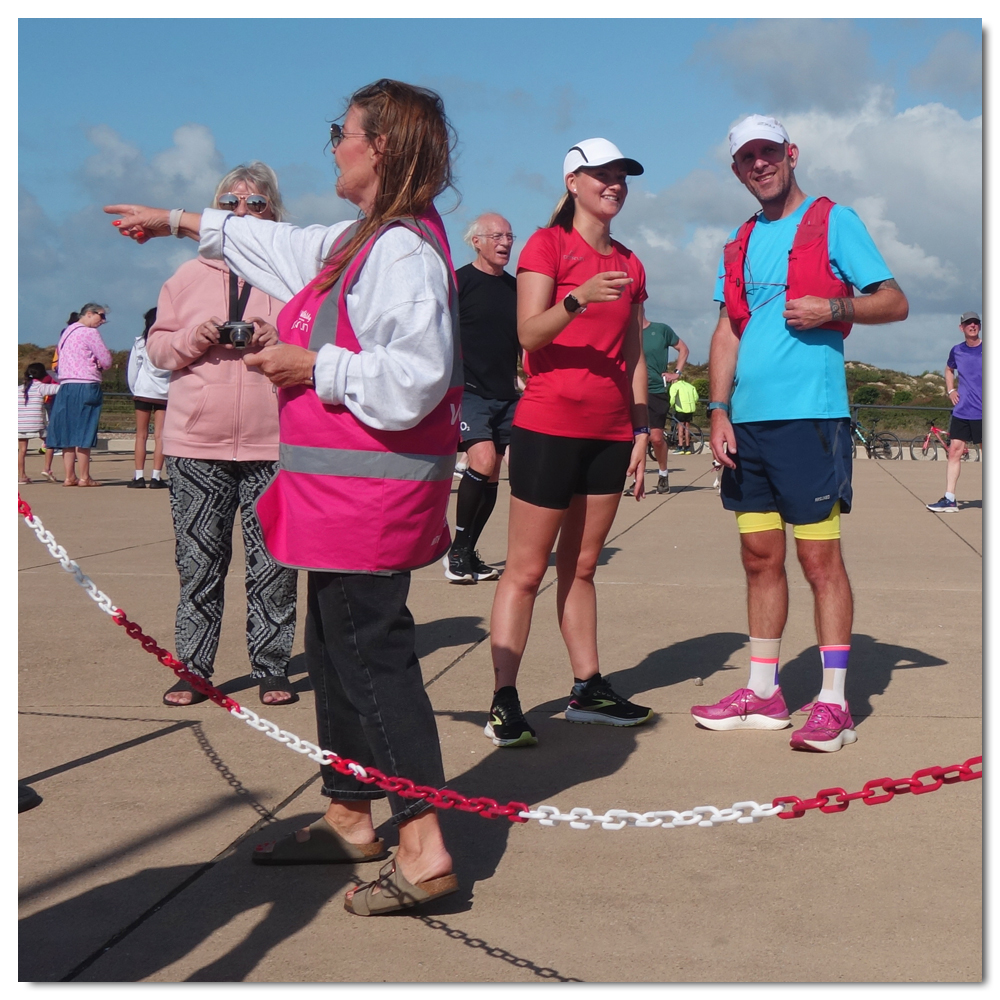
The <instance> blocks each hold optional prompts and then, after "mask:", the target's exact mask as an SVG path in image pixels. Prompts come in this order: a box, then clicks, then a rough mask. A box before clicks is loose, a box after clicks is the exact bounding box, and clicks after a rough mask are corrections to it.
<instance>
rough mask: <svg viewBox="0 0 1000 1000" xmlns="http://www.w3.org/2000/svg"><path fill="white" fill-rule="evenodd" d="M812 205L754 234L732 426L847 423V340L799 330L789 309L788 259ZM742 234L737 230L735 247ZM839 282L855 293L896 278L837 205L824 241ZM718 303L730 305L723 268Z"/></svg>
mask: <svg viewBox="0 0 1000 1000" xmlns="http://www.w3.org/2000/svg"><path fill="white" fill-rule="evenodd" d="M815 200H816V199H815V198H807V199H806V200H805V201H804V202H803V203H802V204H801V205H800V206H799V207H798V208H797V209H796V210H795V211H794V212H793V213H792V214H791V215H789V216H788V217H787V218H784V219H777V220H775V221H774V222H769V221H768V220H767V219H765V218H764V216H763V215H761V216H759V217H758V219H757V224H756V225H755V226H754V228H753V232H752V233H751V234H750V244H749V246H748V247H747V260H746V266H745V268H744V279H745V281H746V289H747V303H748V305H749V306H750V319H749V320H748V321H747V324H746V326H745V327H744V328H743V337H742V338H741V340H740V352H739V355H738V357H737V360H736V379H735V382H734V385H733V394H732V399H731V400H730V406H731V407H732V415H731V419H732V421H733V423H750V422H752V421H757V420H817V419H829V418H834V417H846V416H849V415H850V411H849V409H848V406H847V381H846V378H845V377H844V337H843V334H841V333H840V332H839V331H837V330H823V329H817V330H795V329H793V328H792V327H790V326H788V324H787V323H786V322H785V318H784V316H782V315H781V314H782V313H783V312H784V309H785V282H786V280H787V277H788V254H789V252H790V251H791V249H792V241H793V240H794V238H795V230H796V227H797V226H798V224H799V223H800V222H801V221H802V216H803V215H805V213H806V210H807V209H808V208H809V206H810V205H811V204H812V203H813V202H814V201H815ZM737 231H738V230H736V229H734V230H733V232H732V234H731V235H730V237H729V238H730V239H734V238H735V236H736V233H737ZM827 246H828V247H829V251H830V265H831V267H832V268H833V272H834V274H836V275H837V277H838V278H840V279H841V280H842V281H845V282H849V283H850V284H852V285H853V286H854V287H855V288H857V289H859V290H860V289H863V288H867V287H868V286H869V285H872V284H874V283H875V282H878V281H886V280H887V279H889V278H891V277H892V272H891V271H890V270H889V268H888V267H887V266H886V263H885V261H884V260H883V259H882V255H881V254H880V253H879V252H878V249H877V248H876V246H875V244H874V242H873V241H872V238H871V236H869V235H868V230H867V229H865V224H864V223H863V222H862V221H861V219H859V218H858V216H857V214H856V213H855V211H854V210H853V209H851V208H846V207H845V206H843V205H834V207H833V209H832V211H831V212H830V225H829V230H828V237H827ZM718 274H719V276H718V279H717V281H716V283H715V301H716V302H725V295H724V293H723V278H724V276H725V269H724V266H723V263H722V261H721V260H720V261H719V272H718Z"/></svg>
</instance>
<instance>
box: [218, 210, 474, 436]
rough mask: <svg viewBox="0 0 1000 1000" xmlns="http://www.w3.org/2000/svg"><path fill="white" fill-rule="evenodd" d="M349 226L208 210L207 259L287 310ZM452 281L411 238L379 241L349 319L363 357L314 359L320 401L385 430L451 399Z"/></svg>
mask: <svg viewBox="0 0 1000 1000" xmlns="http://www.w3.org/2000/svg"><path fill="white" fill-rule="evenodd" d="M349 225H350V223H349V222H338V223H336V224H335V225H333V226H307V227H305V228H299V227H297V226H291V225H288V224H287V223H284V222H267V221H265V220H263V219H254V218H251V217H249V216H243V217H242V218H240V217H238V216H235V215H232V214H231V213H229V212H223V211H220V210H219V209H212V208H206V209H205V210H204V211H203V212H202V216H201V242H200V244H199V246H198V253H199V254H201V255H202V256H203V257H208V258H212V259H215V260H224V261H225V262H226V263H227V264H228V265H229V267H230V268H232V270H234V271H235V272H236V273H237V274H238V275H240V276H241V277H242V278H245V279H246V280H247V281H249V282H250V284H251V285H253V286H254V287H256V288H259V289H260V290H261V291H262V292H265V293H267V294H268V295H271V296H273V297H274V298H276V299H281V300H282V301H288V300H289V299H291V298H292V296H294V295H296V294H297V293H298V292H300V291H302V289H303V288H305V286H306V285H307V284H308V283H309V282H310V281H312V279H313V278H315V277H316V275H317V274H319V272H320V269H321V268H322V266H323V261H324V259H325V258H326V255H327V253H328V252H329V250H330V247H331V246H332V245H333V243H334V241H335V240H336V238H337V237H338V236H339V235H340V234H341V233H342V232H343V231H344V230H345V229H346V228H347V227H348V226H349ZM448 290H449V276H448V270H447V267H446V266H445V263H444V261H442V260H441V258H440V257H439V256H438V254H437V252H436V251H435V250H434V249H433V248H432V247H430V246H429V245H428V244H427V243H426V242H424V241H423V240H422V239H420V238H419V237H418V236H416V235H415V234H414V233H411V232H410V231H409V230H407V229H402V228H394V229H390V230H389V231H388V232H386V233H385V234H384V235H383V236H381V237H379V239H378V241H377V242H376V243H375V246H374V247H373V248H372V251H371V254H370V256H369V257H368V260H367V261H365V265H364V267H362V269H361V273H360V275H359V277H358V280H357V281H356V282H355V284H354V287H353V288H352V289H351V290H350V292H348V294H347V314H348V316H349V317H350V320H351V326H352V327H353V328H354V334H355V336H356V337H357V338H358V343H359V344H360V345H361V353H360V354H354V353H353V352H351V351H348V350H346V349H345V348H343V347H337V346H336V345H334V344H327V345H325V346H324V347H322V348H321V349H320V351H319V354H318V355H317V357H316V393H317V395H318V396H319V398H320V399H322V400H323V402H324V403H342V404H343V405H344V406H346V407H347V408H348V409H349V410H350V411H351V413H353V414H354V415H355V416H356V417H357V418H358V419H359V420H360V421H362V422H363V423H365V424H367V425H368V426H369V427H374V428H376V429H377V430H388V431H398V430H405V429H407V428H409V427H413V426H415V425H416V424H418V423H419V422H420V421H421V420H422V419H423V418H424V417H425V416H427V414H429V413H430V412H431V411H432V410H433V409H434V407H435V406H437V404H438V403H440V402H441V400H442V399H443V398H444V394H445V392H447V390H448V386H449V385H450V384H451V367H452V357H453V353H454V347H453V338H454V337H455V336H456V333H457V331H454V330H452V325H451V313H450V310H449V307H448Z"/></svg>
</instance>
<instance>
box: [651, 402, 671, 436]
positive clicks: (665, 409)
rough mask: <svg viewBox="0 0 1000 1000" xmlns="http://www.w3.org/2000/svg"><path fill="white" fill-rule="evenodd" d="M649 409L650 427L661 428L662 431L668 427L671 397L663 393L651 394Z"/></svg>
mask: <svg viewBox="0 0 1000 1000" xmlns="http://www.w3.org/2000/svg"><path fill="white" fill-rule="evenodd" d="M647 408H648V410H649V426H650V427H659V428H660V430H661V431H662V430H663V428H664V427H666V426H667V420H668V419H669V414H670V397H669V396H668V395H667V394H666V393H663V392H651V393H650V394H649V402H648V403H647Z"/></svg>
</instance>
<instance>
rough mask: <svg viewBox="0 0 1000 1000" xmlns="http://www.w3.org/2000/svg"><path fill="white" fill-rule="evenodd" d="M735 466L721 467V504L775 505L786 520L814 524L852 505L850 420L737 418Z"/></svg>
mask: <svg viewBox="0 0 1000 1000" xmlns="http://www.w3.org/2000/svg"><path fill="white" fill-rule="evenodd" d="M733 431H734V432H735V434H736V454H735V455H733V456H732V458H733V460H734V461H735V462H736V468H735V469H723V472H722V482H721V484H720V487H721V489H720V493H721V496H722V506H723V507H724V508H725V509H726V510H733V511H737V512H738V513H744V512H752V513H755V514H766V513H769V512H771V511H777V512H778V513H779V514H780V515H781V516H782V518H783V519H784V520H785V521H786V522H787V523H788V524H815V523H817V522H818V521H822V520H824V519H825V518H826V517H828V516H829V514H830V511H831V510H832V509H833V505H834V504H835V503H836V502H837V501H838V500H839V501H840V512H841V513H842V514H846V513H848V512H849V511H850V509H851V500H852V498H853V496H854V491H853V489H852V487H851V468H852V449H851V422H850V420H849V419H848V418H847V417H842V418H839V419H836V420H762V421H760V422H757V423H746V424H734V425H733Z"/></svg>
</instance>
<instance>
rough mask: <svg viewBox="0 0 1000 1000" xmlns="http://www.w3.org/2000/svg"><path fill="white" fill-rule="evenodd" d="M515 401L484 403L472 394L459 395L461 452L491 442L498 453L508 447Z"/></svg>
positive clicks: (490, 400)
mask: <svg viewBox="0 0 1000 1000" xmlns="http://www.w3.org/2000/svg"><path fill="white" fill-rule="evenodd" d="M516 407H517V400H516V399H485V398H484V397H483V396H477V395H476V394H475V393H474V392H469V391H468V390H466V391H465V392H464V393H462V424H461V428H460V430H461V438H460V440H461V445H460V447H461V449H462V450H463V451H464V450H465V449H466V448H468V447H469V445H470V444H477V443H478V442H480V441H492V442H493V447H494V448H496V450H497V453H500V452H502V451H503V450H504V449H505V448H506V447H507V445H508V444H509V443H510V429H511V426H512V425H513V423H514V410H515V409H516Z"/></svg>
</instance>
